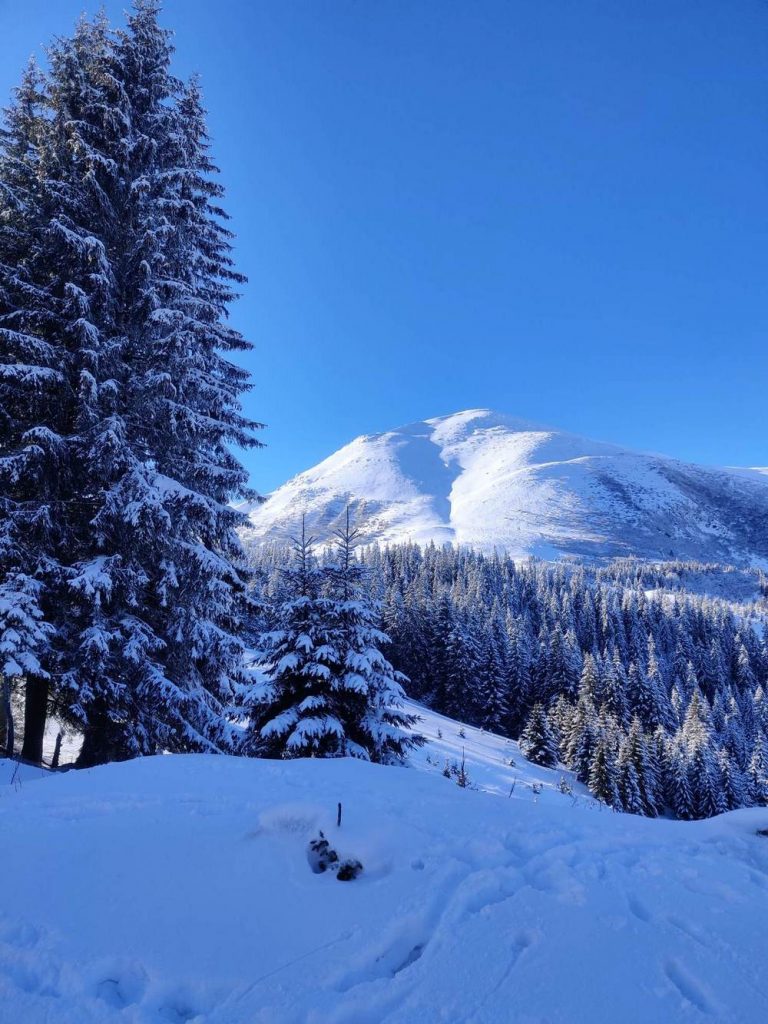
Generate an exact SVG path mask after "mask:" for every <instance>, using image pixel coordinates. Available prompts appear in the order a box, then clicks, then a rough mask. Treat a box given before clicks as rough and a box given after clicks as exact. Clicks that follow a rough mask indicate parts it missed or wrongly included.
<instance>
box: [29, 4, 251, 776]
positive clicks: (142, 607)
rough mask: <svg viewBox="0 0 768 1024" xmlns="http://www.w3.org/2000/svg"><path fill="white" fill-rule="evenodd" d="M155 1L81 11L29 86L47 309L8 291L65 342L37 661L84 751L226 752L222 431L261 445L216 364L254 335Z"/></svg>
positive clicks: (235, 566) (229, 622)
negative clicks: (43, 649)
mask: <svg viewBox="0 0 768 1024" xmlns="http://www.w3.org/2000/svg"><path fill="white" fill-rule="evenodd" d="M157 16H158V5H157V3H155V2H154V0H139V2H137V4H136V5H135V9H134V12H133V14H132V15H131V16H130V17H129V21H128V27H127V30H126V31H123V32H120V33H117V34H113V33H112V32H111V31H110V30H109V27H108V25H107V24H106V22H105V20H104V19H103V18H99V19H97V21H96V22H95V23H93V24H91V23H88V22H86V21H81V22H80V24H79V25H78V28H77V30H76V32H75V34H74V36H73V37H72V38H71V39H64V40H59V41H58V42H57V43H56V45H55V46H54V47H53V48H52V50H51V53H50V65H51V67H50V73H49V75H48V77H47V79H46V81H45V83H44V88H43V90H42V91H43V94H44V105H45V107H46V134H45V137H44V139H43V142H42V143H41V146H40V149H41V151H42V155H41V156H40V157H39V159H40V161H41V167H42V173H41V179H42V180H43V181H44V182H45V184H46V188H45V193H44V195H43V196H42V198H41V199H40V200H39V203H38V213H39V216H40V217H42V219H43V220H44V222H45V226H44V230H43V234H42V245H41V247H40V248H41V252H42V253H43V256H44V257H45V258H41V259H40V260H39V261H38V264H36V265H34V266H32V267H31V269H30V271H29V274H30V277H31V278H32V279H33V282H34V288H35V290H36V293H39V294H41V295H43V297H44V298H46V299H47V298H48V296H49V295H50V296H52V300H53V301H52V309H53V320H52V322H48V321H46V320H45V319H44V318H43V316H42V313H41V312H40V311H41V310H42V311H45V309H46V307H45V304H44V303H42V302H38V300H37V294H33V295H30V289H29V288H28V289H27V294H26V295H25V296H22V298H24V299H25V301H26V302H27V305H28V307H29V308H30V309H31V312H30V313H29V316H28V319H29V321H30V323H31V325H32V326H31V327H30V328H28V329H27V333H28V334H32V335H33V336H34V337H36V338H39V339H40V342H41V345H42V343H43V342H46V341H47V340H49V339H50V338H55V339H56V340H57V343H58V344H59V346H60V348H61V349H62V350H63V358H61V359H58V360H57V361H56V364H55V368H56V370H57V371H58V372H59V373H61V374H62V375H63V377H64V386H63V387H62V389H61V393H62V396H63V401H62V402H61V403H60V404H59V406H56V407H55V408H56V414H57V416H58V419H57V422H56V428H57V430H56V431H51V435H52V436H51V435H46V441H47V444H48V450H50V451H55V453H56V454H57V455H58V456H59V457H60V462H61V463H62V466H61V467H59V470H58V472H57V476H56V480H57V488H58V491H57V494H56V495H55V498H56V502H57V504H56V507H55V512H56V517H55V522H56V531H57V537H56V538H55V541H56V543H55V546H54V551H55V561H56V563H57V573H56V579H55V583H56V585H57V587H58V590H57V591H56V592H55V593H52V594H50V595H49V599H48V605H47V608H46V618H47V619H48V621H50V622H51V623H52V624H53V625H54V627H55V638H54V639H55V650H54V651H53V653H52V654H51V658H50V665H49V666H48V670H49V672H51V674H54V675H55V680H54V682H55V686H54V690H55V698H56V700H57V701H58V702H59V704H60V705H63V706H64V707H65V708H66V710H67V712H68V715H69V717H70V718H71V719H73V720H74V722H75V723H76V724H77V725H79V726H80V727H81V728H82V729H83V731H84V743H83V749H82V754H81V764H92V763H96V762H99V761H103V760H110V759H114V758H118V757H126V756H130V755H132V754H138V753H149V752H152V751H155V750H158V749H171V750H222V749H228V748H229V747H230V746H231V742H230V730H229V728H228V726H227V724H226V717H225V714H224V710H225V707H226V705H227V704H228V703H229V702H230V700H231V697H232V693H233V689H234V686H235V685H236V684H237V683H238V682H240V681H242V680H243V678H244V670H243V662H244V659H243V650H242V645H241V641H240V640H239V638H238V633H239V631H240V627H241V623H242V619H243V612H244V609H245V602H246V598H245V585H244V576H243V571H242V567H241V565H240V548H239V543H238V540H237V537H236V535H235V527H236V526H237V525H238V524H239V522H240V521H241V517H240V516H239V515H238V513H237V512H235V511H234V510H233V509H232V508H231V507H230V506H229V504H228V501H229V499H230V498H232V497H234V496H237V495H242V496H244V495H245V494H246V493H247V489H246V487H245V473H244V471H243V469H242V467H241V466H240V465H239V464H238V462H237V461H236V460H235V459H234V457H233V455H232V454H231V452H230V450H229V445H231V444H233V443H234V444H237V445H251V444H253V443H255V442H254V440H253V436H252V429H253V428H254V427H256V426H257V425H256V424H253V423H250V422H248V421H247V420H246V419H245V418H244V417H243V416H242V414H241V411H240V405H239V395H240V393H241V392H242V391H243V390H244V389H245V388H246V386H247V382H246V379H245V375H244V373H243V371H241V370H240V369H238V368H237V367H235V366H234V365H233V364H232V363H231V362H229V360H228V359H227V358H226V353H228V352H229V351H233V350H237V349H242V348H245V347H247V345H246V343H245V342H244V340H243V339H242V338H241V337H240V336H239V335H238V334H237V333H236V332H235V331H233V330H232V329H231V328H229V327H228V326H227V325H226V315H227V307H228V304H229V302H230V301H231V299H232V298H233V297H234V295H233V292H232V288H233V285H235V284H236V283H237V282H238V281H239V280H240V279H239V277H238V275H237V274H235V273H234V271H233V270H232V267H231V257H230V246H229V240H228V239H229V236H228V233H227V231H226V230H225V228H224V227H223V225H222V214H221V211H220V210H219V209H218V198H219V195H220V187H219V186H218V185H217V184H216V183H215V180H214V178H213V172H214V170H215V169H214V168H213V166H212V165H211V164H210V162H209V159H208V156H207V152H206V149H207V141H206V137H205V126H204V118H203V114H202V110H201V107H200V101H199V95H198V93H197V89H196V87H195V86H194V85H192V86H189V87H184V86H182V85H181V83H179V82H178V81H177V80H176V79H174V78H173V77H172V76H171V74H170V72H169V64H170V57H171V53H172V49H171V46H170V43H169V36H168V33H167V32H165V31H164V30H162V29H161V28H160V27H159V25H158V20H157ZM35 302H38V304H37V307H36V306H35ZM49 319H50V318H49ZM43 354H44V355H45V353H44V352H43ZM61 354H62V353H58V352H57V353H54V355H55V356H59V355H61ZM43 422H45V421H43ZM61 453H63V454H61ZM41 495H43V496H44V492H43V491H40V490H36V492H35V496H36V498H37V499H38V500H39V498H40V496H41ZM32 561H33V562H34V561H35V557H33V558H32ZM39 561H40V558H39V556H38V557H37V562H38V563H39Z"/></svg>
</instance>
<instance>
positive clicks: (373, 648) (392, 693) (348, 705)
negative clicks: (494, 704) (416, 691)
mask: <svg viewBox="0 0 768 1024" xmlns="http://www.w3.org/2000/svg"><path fill="white" fill-rule="evenodd" d="M357 539H358V534H357V531H356V530H354V529H353V528H352V525H351V522H350V513H349V509H348V508H347V510H346V514H345V520H344V524H343V525H342V526H341V527H340V529H338V530H337V531H336V535H335V542H336V543H335V552H334V555H335V557H334V559H333V561H332V562H331V564H330V565H329V566H328V569H327V572H328V574H329V577H330V588H329V589H330V595H331V597H332V599H333V602H334V608H333V615H334V631H335V644H336V649H337V651H338V653H339V667H340V671H339V675H338V677H337V678H336V679H334V681H333V688H334V693H335V696H336V699H337V702H338V707H339V709H340V712H341V716H342V721H343V724H344V731H345V735H344V740H343V744H342V753H344V754H348V755H352V756H353V757H362V758H370V759H371V760H372V761H377V762H380V763H382V764H395V763H397V762H399V761H402V760H404V758H405V757H406V755H407V753H408V751H409V750H411V749H413V748H414V747H416V746H419V745H420V744H421V743H422V742H423V740H422V738H421V737H420V736H418V735H414V734H413V733H412V732H409V731H407V730H408V728H409V727H410V726H413V725H415V723H416V722H417V721H418V718H417V716H416V715H412V714H409V713H408V712H407V711H405V709H404V706H403V698H404V692H403V684H404V683H407V681H408V680H407V679H406V677H405V676H404V675H402V674H401V673H400V672H396V671H395V670H394V668H393V667H392V665H391V664H390V663H389V661H388V660H387V658H386V657H385V656H384V654H383V653H382V650H381V648H382V647H383V646H385V645H386V644H388V643H389V637H388V636H387V635H386V633H383V632H382V631H381V630H380V629H379V628H378V625H377V624H378V621H379V609H378V608H377V607H376V605H375V603H374V602H373V601H372V600H371V598H370V596H369V591H368V587H367V586H366V569H365V567H364V566H362V565H361V564H360V562H359V561H358V560H357V559H356V557H355V548H356V545H357Z"/></svg>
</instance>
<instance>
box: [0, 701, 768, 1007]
mask: <svg viewBox="0 0 768 1024" xmlns="http://www.w3.org/2000/svg"><path fill="white" fill-rule="evenodd" d="M421 729H422V731H423V732H424V733H425V734H426V735H427V736H428V737H429V742H428V744H427V745H426V746H425V747H424V748H423V749H422V750H421V751H420V752H419V753H418V755H416V757H415V759H414V762H415V763H414V768H411V769H408V768H385V767H380V766H376V765H370V764H365V763H361V762H357V761H351V760H336V761H309V760H301V761H291V762H270V761H252V760H245V759H235V758H227V757H215V756H204V755H185V756H169V757H152V758H145V759H141V760H136V761H132V762H129V763H124V764H116V765H109V766H106V767H102V768H97V769H93V770H89V771H83V772H74V771H73V772H69V773H66V774H60V775H56V776H49V777H47V778H46V777H42V775H41V773H39V772H37V773H35V772H29V771H27V772H22V773H21V776H20V778H21V781H19V776H17V778H16V780H15V782H14V784H13V785H10V784H9V783H8V781H7V779H8V777H9V775H10V772H8V773H7V774H6V775H5V776H4V778H5V780H6V781H5V782H4V783H3V784H2V788H1V789H0V816H1V819H2V836H3V889H2V899H0V1022H2V1024H52V1022H54V1021H55V1022H56V1024H96V1022H98V1024H110V1022H115V1024H150V1022H151V1024H164V1022H169V1021H170V1022H174V1024H178V1022H185V1021H196V1022H205V1024H304V1022H305V1024H379V1022H387V1024H416V1022H418V1024H437V1022H441V1024H446V1022H450V1024H459V1022H464V1024H469V1022H473V1024H508V1022H511V1021H515V1022H521V1024H522V1022H526V1024H534V1022H535V1024H544V1022H547V1024H581V1022H584V1024H586V1022H590V1024H600V1022H606V1024H608V1022H611V1024H614V1022H616V1021H622V1024H633V1022H637V1024H641V1022H642V1024H648V1022H651V1021H663V1022H677V1021H680V1022H683V1021H686V1022H687V1021H696V1020H702V1021H705V1020H709V1021H723V1022H734V1024H735V1022H739V1024H752V1022H754V1024H757V1022H762V1021H764V1020H766V1019H768V972H767V971H766V967H765V934H766V931H765V929H766V920H768V837H762V836H759V835H758V834H757V832H758V830H759V829H763V828H768V809H766V810H749V811H738V812H733V813H731V814H728V815H724V816H722V817H720V818H716V819H712V820H709V821H705V822H695V823H687V822H686V823H683V822H671V821H652V820H648V819H643V818H634V817H629V816H626V815H621V814H615V813H612V812H610V811H608V810H606V809H605V808H601V807H600V805H598V804H596V803H595V802H594V801H592V800H591V799H590V798H589V797H588V795H586V794H585V793H584V792H583V791H582V790H580V789H579V787H578V786H576V787H573V792H572V793H568V792H567V790H568V789H569V783H570V777H569V776H568V773H561V772H558V771H547V770H545V769H540V768H536V767H534V766H531V765H529V764H527V762H525V760H524V759H523V758H522V757H521V756H520V753H519V750H518V749H517V747H516V745H515V744H514V743H512V742H510V741H507V740H504V739H501V738H499V737H494V736H489V735H488V734H484V733H481V732H479V731H478V730H474V729H470V728H468V727H462V726H460V725H459V724H458V723H456V722H452V721H450V720H449V719H445V718H442V717H441V716H437V715H432V714H431V713H425V718H424V721H423V722H422V724H421ZM461 733H463V735H461ZM462 752H463V755H464V757H465V766H466V771H467V774H468V776H469V787H467V788H460V787H459V786H458V785H456V782H455V778H453V777H452V778H450V779H448V778H445V777H443V775H442V771H443V770H444V767H445V762H446V760H447V761H448V763H449V766H450V764H451V762H452V761H454V760H457V759H458V760H460V758H461V756H462ZM510 762H512V763H510ZM414 769H415V770H414ZM474 787H477V788H474ZM561 790H566V791H565V792H562V791H561ZM339 801H341V803H342V805H343V818H342V825H341V828H340V829H339V828H337V827H336V807H337V802H339ZM320 829H323V830H324V832H325V833H326V835H327V836H328V837H329V838H330V839H331V840H332V842H333V844H334V846H335V847H336V848H337V849H338V850H339V853H340V854H341V855H343V856H350V857H356V858H359V860H360V861H361V862H362V864H363V866H364V871H363V874H362V875H361V876H360V877H359V878H358V879H356V880H355V881H352V882H348V883H342V882H339V881H338V880H337V879H336V878H335V876H334V875H333V873H331V872H327V873H325V874H321V875H317V874H313V873H312V871H311V870H310V867H309V864H308V861H307V855H306V850H307V844H308V842H309V840H310V839H311V838H312V837H313V836H316V835H317V834H318V831H319V830H320Z"/></svg>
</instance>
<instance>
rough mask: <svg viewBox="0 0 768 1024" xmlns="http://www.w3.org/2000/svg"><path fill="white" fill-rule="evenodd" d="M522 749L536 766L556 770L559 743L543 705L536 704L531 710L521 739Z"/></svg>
mask: <svg viewBox="0 0 768 1024" xmlns="http://www.w3.org/2000/svg"><path fill="white" fill-rule="evenodd" d="M520 749H521V751H522V752H523V755H524V756H525V757H527V758H528V760H529V761H533V763H534V764H540V765H542V766H543V767H544V768H554V766H555V765H556V764H557V741H556V739H555V736H554V733H553V732H552V729H551V728H550V725H549V722H548V721H547V714H546V712H545V710H544V707H543V705H541V704H534V706H533V708H532V709H531V713H530V715H529V716H528V721H527V722H526V725H525V729H523V733H522V735H521V737H520Z"/></svg>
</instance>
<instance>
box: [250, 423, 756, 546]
mask: <svg viewBox="0 0 768 1024" xmlns="http://www.w3.org/2000/svg"><path fill="white" fill-rule="evenodd" d="M347 503H350V504H351V506H352V508H353V509H354V510H355V514H356V520H357V523H358V526H360V527H361V528H362V530H363V534H364V538H365V540H367V541H373V540H379V541H382V542H394V541H404V540H413V541H417V542H426V541H430V540H433V541H435V542H436V543H438V544H439V543H443V542H445V541H452V542H454V543H458V544H471V545H474V546H476V547H479V548H481V549H484V550H490V549H491V548H493V547H497V548H503V549H505V550H506V551H508V552H509V553H510V554H511V555H513V556H514V557H525V556H528V555H536V556H538V557H541V558H546V559H553V558H561V557H567V556H575V557H579V558H598V559H603V558H608V557H616V556H621V555H636V556H637V557H640V558H643V559H655V560H659V559H662V560H663V559H669V558H677V559H689V560H697V561H707V562H725V563H737V564H738V563H742V564H747V563H751V564H766V563H768V477H766V476H765V475H764V474H762V473H760V472H759V471H756V470H729V469H708V468H704V467H701V466H695V465H691V464H688V463H684V462H679V461H677V460H675V459H671V458H666V457H664V456H661V455H648V454H641V453H638V452H633V451H629V450H627V449H624V448H619V447H617V446H615V445H610V444H603V443H600V442H595V441H590V440H587V439H586V438H582V437H577V436H575V435H572V434H566V433H563V432H561V431H555V430H550V429H548V428H545V427H540V426H536V425H534V424H531V423H526V422H523V421H520V420H516V419H514V418H512V417H509V416H503V415H499V414H497V413H493V412H489V411H488V410H483V409H474V410H469V411H467V412H461V413H456V414H455V415H452V416H444V417H438V418H437V419H429V420H424V421H423V422H420V423H414V424H410V425H409V426H406V427H401V428H399V429H398V430H393V431H390V432H388V433H383V434H374V435H371V436H366V437H359V438H357V439H356V440H354V441H352V442H351V443H350V444H348V445H346V446H345V447H344V448H342V449H340V450H339V451H338V452H336V453H335V454H334V455H331V456H330V458H328V459H326V460H325V461H324V462H321V463H320V464H319V465H317V466H315V467H314V468H313V469H309V470H307V471H306V472H304V473H301V474H300V475H299V476H297V477H294V479H292V480H290V481H289V482H288V483H286V484H285V485H283V486H282V487H280V488H279V489H278V490H277V491H275V492H274V493H273V494H272V495H270V496H269V498H268V500H267V501H266V502H265V503H264V504H263V505H260V506H258V507H256V508H251V509H249V510H248V511H249V513H250V519H251V523H252V524H253V530H252V531H248V533H247V537H249V538H252V539H253V540H254V541H256V542H258V541H262V540H275V539H277V540H280V539H285V538H286V537H288V536H289V535H292V534H294V533H295V531H296V527H297V520H298V518H299V517H300V516H301V515H302V513H303V514H305V515H306V516H307V521H308V523H309V524H310V526H311V528H312V530H313V532H314V533H315V534H316V535H317V536H318V538H319V539H321V540H323V539H325V538H326V537H327V536H328V534H329V532H330V531H331V530H332V529H333V527H334V524H335V523H336V520H337V517H338V516H339V514H340V512H341V511H342V509H343V508H344V507H345V505H346V504H347Z"/></svg>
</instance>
